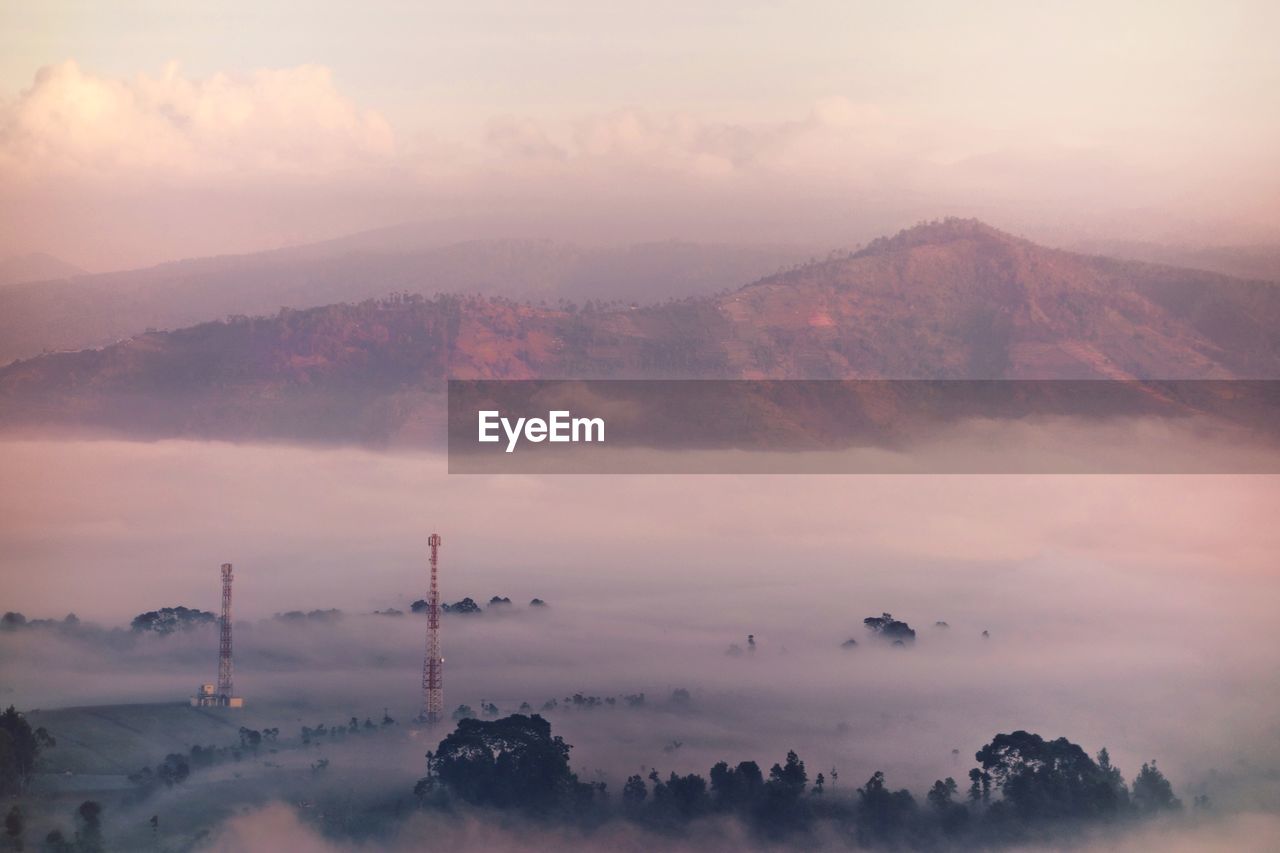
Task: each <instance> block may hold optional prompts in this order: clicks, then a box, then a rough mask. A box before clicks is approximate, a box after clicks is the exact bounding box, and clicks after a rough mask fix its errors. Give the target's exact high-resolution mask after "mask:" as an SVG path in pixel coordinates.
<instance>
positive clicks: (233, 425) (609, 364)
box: [0, 220, 1280, 444]
mask: <svg viewBox="0 0 1280 853" xmlns="http://www.w3.org/2000/svg"><path fill="white" fill-rule="evenodd" d="M450 377H455V378H505V379H527V378H564V377H582V378H587V377H602V378H603V377H613V378H628V377H629V378H634V377H668V378H677V377H678V378H720V377H723V378H735V377H741V378H835V379H869V378H900V379H912V378H916V379H963V378H978V379H986V378H1024V379H1034V378H1045V379H1129V378H1160V379H1175V378H1185V379H1231V378H1264V379H1265V378H1280V288H1276V287H1273V286H1271V285H1267V284H1261V283H1250V282H1243V281H1238V280H1235V279H1231V278H1228V277H1225V276H1220V275H1215V274H1211V273H1205V272H1200V271H1195V270H1180V269H1172V268H1168V267H1160V266H1150V265H1146V264H1141V263H1137V262H1126V261H1116V260H1111V259H1107V258H1100V257H1090V256H1086V255H1078V254H1073V253H1070V252H1065V251H1060V250H1055V249H1047V248H1044V247H1042V246H1037V245H1035V244H1033V243H1031V242H1028V241H1026V240H1023V239H1020V238H1017V237H1014V236H1011V235H1009V234H1005V233H1003V232H1001V231H998V230H996V229H994V228H991V227H989V226H986V225H984V224H982V223H979V222H975V221H972V220H948V221H945V222H939V223H931V224H926V225H922V226H918V227H916V228H913V229H910V230H907V231H904V232H902V233H900V234H898V235H897V236H895V237H892V238H882V239H880V240H877V241H875V242H873V243H872V244H871V245H869V246H868V247H867V248H865V249H863V250H862V251H859V252H857V253H854V254H849V255H843V256H839V257H833V258H830V259H828V260H826V261H823V262H819V263H813V264H809V265H806V266H803V267H799V268H796V269H793V270H790V271H788V272H785V273H781V274H778V275H775V276H772V277H769V278H766V279H763V280H761V281H758V282H756V283H755V284H751V285H747V286H745V287H742V288H740V289H738V290H736V291H733V292H731V293H728V294H723V295H718V296H703V297H696V298H689V299H685V300H682V301H679V302H670V303H666V304H662V305H650V306H644V307H624V308H608V309H604V308H599V307H596V306H588V308H586V309H583V310H578V309H575V308H573V307H571V306H570V307H565V308H547V307H538V306H531V305H528V304H520V303H517V302H514V301H511V300H507V299H500V298H486V297H479V296H452V295H451V296H437V297H433V298H427V297H423V296H420V295H402V296H396V297H391V298H386V299H380V300H368V301H365V302H362V303H359V304H354V305H353V304H340V305H330V306H325V307H320V308H313V309H307V310H299V311H293V310H285V311H280V312H279V313H277V314H275V315H272V316H268V317H259V318H249V317H239V318H233V319H229V320H227V321H220V322H212V323H204V324H201V325H198V326H193V327H190V328H186V329H180V330H177V331H173V332H156V333H148V334H143V335H139V336H137V337H135V338H132V339H130V340H127V341H122V342H120V343H118V344H114V345H112V346H108V347H105V348H103V349H100V350H88V351H83V352H76V353H56V354H49V355H44V356H40V357H37V358H33V359H28V360H26V361H21V362H17V363H14V364H11V365H9V366H8V367H6V368H4V369H3V370H0V401H2V405H0V423H4V424H7V425H9V426H10V427H28V428H30V427H38V428H40V429H41V430H48V429H53V428H66V429H80V428H92V429H108V430H112V431H119V432H124V433H127V434H132V435H137V434H144V435H166V436H167V435H183V436H213V437H222V438H233V439H246V438H253V439H281V440H295V439H307V440H319V441H359V442H366V443H373V444H383V443H387V442H419V441H423V440H426V438H427V437H428V436H430V435H432V434H434V433H433V430H438V429H439V426H440V419H441V417H442V413H441V411H440V400H439V393H438V392H439V391H440V390H441V389H442V387H443V380H445V379H446V378H450Z"/></svg>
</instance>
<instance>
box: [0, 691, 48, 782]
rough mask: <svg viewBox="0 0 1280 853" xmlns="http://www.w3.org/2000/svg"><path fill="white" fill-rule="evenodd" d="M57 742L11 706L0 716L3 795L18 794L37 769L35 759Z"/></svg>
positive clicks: (0, 762) (0, 776) (0, 761)
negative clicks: (33, 726)
mask: <svg viewBox="0 0 1280 853" xmlns="http://www.w3.org/2000/svg"><path fill="white" fill-rule="evenodd" d="M56 744H57V742H56V741H55V740H54V739H53V736H52V735H50V734H49V732H47V731H46V730H45V729H44V728H43V727H41V728H37V729H32V728H31V724H30V723H28V722H27V720H26V718H25V717H24V716H23V715H22V714H20V713H18V710H17V709H16V708H14V707H13V706H12V705H10V706H9V707H8V708H7V709H5V712H4V713H3V714H0V794H18V793H21V792H22V790H23V789H24V788H25V787H26V785H27V781H28V780H29V779H30V778H31V774H32V772H33V771H34V770H35V766H36V759H37V758H39V757H40V752H41V751H42V750H43V749H45V748H46V747H52V746H55V745H56Z"/></svg>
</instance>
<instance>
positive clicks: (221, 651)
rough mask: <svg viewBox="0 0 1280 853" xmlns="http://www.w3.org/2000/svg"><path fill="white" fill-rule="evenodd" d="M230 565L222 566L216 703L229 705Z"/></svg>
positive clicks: (224, 564)
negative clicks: (220, 626)
mask: <svg viewBox="0 0 1280 853" xmlns="http://www.w3.org/2000/svg"><path fill="white" fill-rule="evenodd" d="M232 577H233V576H232V574H231V564H230V563H223V564H222V636H221V639H220V641H219V643H218V702H219V704H221V705H230V704H231V581H232Z"/></svg>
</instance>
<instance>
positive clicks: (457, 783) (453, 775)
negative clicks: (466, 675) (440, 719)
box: [428, 714, 594, 815]
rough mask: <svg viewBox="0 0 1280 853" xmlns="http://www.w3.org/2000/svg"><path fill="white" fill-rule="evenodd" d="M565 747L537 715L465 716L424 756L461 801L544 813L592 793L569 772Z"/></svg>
mask: <svg viewBox="0 0 1280 853" xmlns="http://www.w3.org/2000/svg"><path fill="white" fill-rule="evenodd" d="M569 748H570V747H569V745H568V744H566V743H565V742H564V740H563V739H562V738H560V737H555V736H553V735H552V734H551V724H550V723H548V722H547V721H546V720H544V719H543V718H542V717H539V716H537V715H536V714H535V715H534V716H531V717H530V716H525V715H523V714H512V715H511V716H509V717H503V718H502V719H500V720H476V719H464V720H461V721H460V722H459V723H458V727H457V728H456V729H455V730H454V731H453V733H452V734H450V735H449V736H448V737H446V738H445V739H444V740H442V741H441V742H440V746H439V748H438V749H437V750H436V751H435V753H434V754H433V755H432V757H431V758H430V759H429V761H428V775H429V776H431V777H433V778H434V779H436V780H438V781H439V782H440V784H441V785H442V786H443V787H444V788H446V789H447V790H448V791H449V792H450V793H452V794H453V795H454V796H456V797H458V798H459V799H461V800H463V801H464V802H467V803H471V804H473V805H487V806H495V807H497V808H514V809H520V810H524V811H527V812H530V813H535V814H542V815H546V814H548V813H549V812H550V811H552V810H555V809H557V808H564V807H568V806H570V805H572V804H575V803H579V802H581V801H582V800H583V799H588V800H589V798H590V796H591V795H592V794H593V793H594V792H593V790H592V788H591V786H590V785H586V784H584V783H581V782H579V781H578V777H577V776H576V775H574V774H573V772H572V771H570V769H569Z"/></svg>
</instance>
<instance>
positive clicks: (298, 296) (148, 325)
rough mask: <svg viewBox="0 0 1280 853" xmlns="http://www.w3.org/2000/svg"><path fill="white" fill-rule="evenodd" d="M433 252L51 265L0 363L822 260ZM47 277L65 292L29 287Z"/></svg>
mask: <svg viewBox="0 0 1280 853" xmlns="http://www.w3.org/2000/svg"><path fill="white" fill-rule="evenodd" d="M429 243H430V239H429V237H427V236H424V235H421V234H418V233H416V232H409V233H402V232H400V231H398V230H395V229H386V230H384V231H378V232H370V233H368V234H361V235H353V236H352V237H349V238H344V239H342V240H333V241H328V242H326V243H319V244H313V245H308V246H298V247H291V248H288V249H280V250H275V251H271V252H261V253H258V254H252V255H229V256H224V257H213V258H200V259H195V260H189V261H179V262H175V263H168V264H161V265H159V266H155V267H150V268H147V269H141V270H129V271H125V272H114V273H102V274H98V275H76V276H74V277H70V278H68V276H73V275H74V273H75V272H77V271H76V270H74V268H67V270H66V271H65V272H60V273H58V274H56V275H55V274H54V273H53V272H52V269H53V267H52V266H49V265H46V266H45V267H44V270H45V272H43V273H41V274H39V275H36V274H32V275H28V276H27V278H26V279H23V281H24V283H21V284H10V285H9V286H7V287H0V364H4V363H6V362H8V361H11V360H13V359H15V358H26V357H29V356H33V355H38V354H40V353H41V352H44V351H49V350H78V349H84V348H86V347H100V346H105V345H107V344H111V343H114V342H116V341H118V340H121V339H123V338H129V337H132V336H133V335H137V334H142V333H144V332H147V331H149V330H165V329H177V328H181V327H183V326H190V325H193V324H195V323H203V322H206V321H209V320H221V319H223V318H225V317H227V316H233V315H256V314H267V313H271V314H274V313H275V312H276V311H278V310H279V309H280V308H282V307H287V308H310V307H313V306H316V305H328V304H332V303H337V302H360V301H362V300H365V299H370V298H373V297H378V296H385V295H388V294H390V293H395V292H406V293H417V294H422V295H426V296H432V295H435V294H437V293H479V294H484V295H486V296H498V297H505V298H509V299H519V300H522V301H532V302H539V301H547V302H550V303H553V304H554V303H557V302H559V301H561V300H572V301H575V302H585V301H587V300H598V301H605V302H612V301H622V302H627V303H630V302H643V303H651V302H661V301H662V300H664V299H668V298H672V297H678V298H683V297H686V296H689V295H706V294H711V293H715V292H717V291H721V290H725V289H728V288H732V287H738V286H740V285H741V284H743V283H744V282H747V281H752V280H754V279H757V278H760V277H762V276H765V275H769V274H770V273H773V272H776V271H777V270H778V269H780V268H782V267H787V266H791V265H793V264H795V263H797V262H800V261H805V260H808V259H809V258H810V256H811V255H812V254H813V252H812V250H807V249H805V248H802V247H795V246H757V245H740V246H739V245H717V244H697V243H679V242H666V243H645V244H638V245H630V246H618V247H583V246H572V245H567V244H563V243H553V242H550V241H545V240H471V241H466V242H459V243H449V244H444V245H425V246H424V244H429ZM50 260H51V261H52V259H50ZM29 269H31V270H35V269H36V267H35V266H30V267H29ZM37 278H39V279H54V278H57V279H58V280H56V281H54V280H41V281H35V280H32V279H37ZM0 282H3V278H0Z"/></svg>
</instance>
